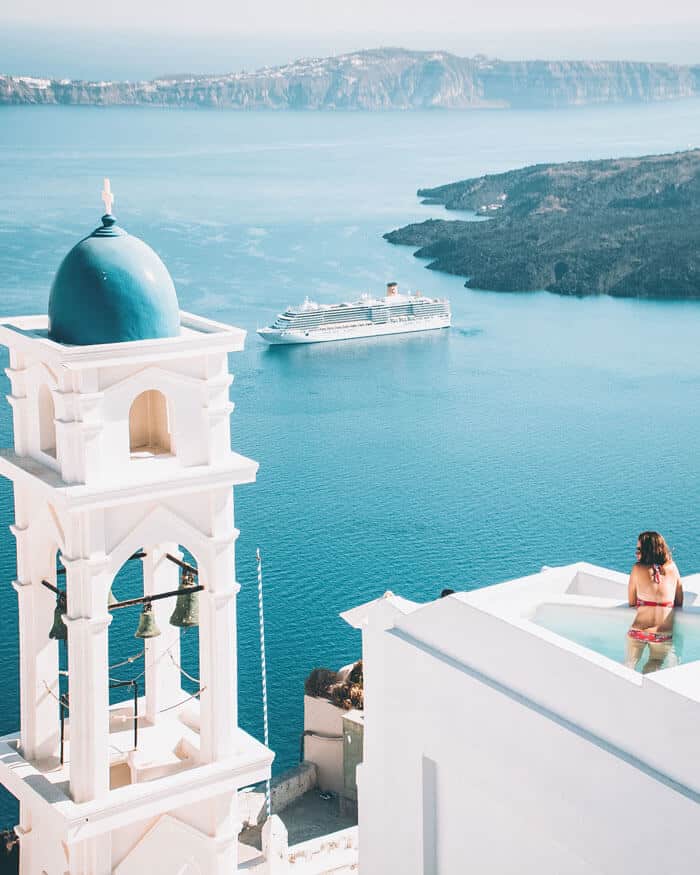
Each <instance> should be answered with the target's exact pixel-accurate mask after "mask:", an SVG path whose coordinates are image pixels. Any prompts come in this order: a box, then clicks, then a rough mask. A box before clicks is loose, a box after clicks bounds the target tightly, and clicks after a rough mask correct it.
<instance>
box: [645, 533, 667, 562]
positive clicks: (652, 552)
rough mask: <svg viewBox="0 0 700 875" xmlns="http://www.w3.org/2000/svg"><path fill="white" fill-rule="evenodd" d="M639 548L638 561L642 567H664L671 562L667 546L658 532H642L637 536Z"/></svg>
mask: <svg viewBox="0 0 700 875" xmlns="http://www.w3.org/2000/svg"><path fill="white" fill-rule="evenodd" d="M639 548H640V554H639V561H640V562H641V563H642V565H649V566H652V565H661V566H664V565H665V564H666V563H667V562H670V561H671V551H670V550H669V549H668V544H667V543H666V541H665V540H664V536H663V535H660V534H659V533H658V532H642V533H641V534H640V536H639Z"/></svg>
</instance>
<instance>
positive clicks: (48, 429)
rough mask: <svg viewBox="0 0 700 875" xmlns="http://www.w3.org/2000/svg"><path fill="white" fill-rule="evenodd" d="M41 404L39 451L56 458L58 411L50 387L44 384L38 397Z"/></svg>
mask: <svg viewBox="0 0 700 875" xmlns="http://www.w3.org/2000/svg"><path fill="white" fill-rule="evenodd" d="M37 401H38V404H39V449H40V450H41V452H42V453H46V455H47V456H51V457H52V458H54V459H55V458H56V409H55V407H54V403H53V396H52V395H51V390H50V389H49V387H48V386H47V385H46V384H45V383H43V384H42V385H41V386H40V387H39V392H38V395H37Z"/></svg>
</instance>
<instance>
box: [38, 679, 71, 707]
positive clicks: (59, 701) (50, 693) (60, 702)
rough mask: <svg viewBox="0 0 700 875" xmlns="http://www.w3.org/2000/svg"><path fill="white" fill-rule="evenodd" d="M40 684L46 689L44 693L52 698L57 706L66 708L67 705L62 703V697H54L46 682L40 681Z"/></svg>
mask: <svg viewBox="0 0 700 875" xmlns="http://www.w3.org/2000/svg"><path fill="white" fill-rule="evenodd" d="M42 683H43V685H44V686H45V687H46V692H47V693H48V694H49V696H51V697H52V698H54V699H55V700H56V701H57V702H58V704H59V705H62V706H63V707H64V708H67V707H68V703H67V702H64V701H63V696H61V698H60V699H59V697H58V696H57V695H56V693H54V691H53V690H52V689H51V687H50V686H49V685H48V684H47V683H46V681H42Z"/></svg>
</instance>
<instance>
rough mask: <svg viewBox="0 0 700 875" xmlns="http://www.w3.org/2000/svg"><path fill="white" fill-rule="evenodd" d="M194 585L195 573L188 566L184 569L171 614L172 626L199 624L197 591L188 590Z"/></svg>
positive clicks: (185, 627) (183, 626)
mask: <svg viewBox="0 0 700 875" xmlns="http://www.w3.org/2000/svg"><path fill="white" fill-rule="evenodd" d="M193 586H196V583H195V578H194V574H193V573H192V572H191V571H190V570H189V569H188V568H185V569H183V572H182V579H181V580H180V587H179V594H178V597H177V601H176V603H175V610H174V611H173V612H172V614H171V616H170V625H171V626H176V627H177V628H178V629H189V628H191V627H192V626H199V602H198V601H197V593H196V592H188V590H189V589H191V588H192V587H193Z"/></svg>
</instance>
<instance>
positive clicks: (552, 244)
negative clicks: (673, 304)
mask: <svg viewBox="0 0 700 875" xmlns="http://www.w3.org/2000/svg"><path fill="white" fill-rule="evenodd" d="M418 195H419V196H422V197H424V198H425V199H426V201H427V202H429V203H439V204H444V205H445V206H446V207H447V208H448V209H458V210H470V211H475V212H477V213H478V214H480V215H482V216H486V217H488V220H487V221H480V222H479V221H460V220H457V221H443V220H430V221H427V222H422V223H419V224H413V225H407V226H406V227H405V228H401V229H399V230H397V231H392V232H391V233H389V234H385V235H384V236H385V238H386V239H387V240H388V241H389V242H390V243H402V244H406V245H409V246H417V247H419V249H418V250H417V252H416V253H415V254H416V255H417V256H418V257H421V258H429V259H430V260H431V261H430V264H428V267H429V268H430V269H432V270H441V271H446V272H447V273H454V274H457V275H459V276H464V277H466V278H467V281H466V285H467V286H468V287H470V288H479V289H489V290H493V291H501V292H520V291H535V290H547V291H550V292H556V293H558V294H562V295H593V294H608V295H614V296H619V297H644V298H700V149H695V150H692V151H688V152H678V153H675V154H672V155H654V156H648V157H644V158H626V159H619V160H607V161H588V162H576V163H569V164H539V165H536V166H534V167H525V168H523V169H522V170H513V171H510V172H508V173H499V174H494V175H492V176H482V177H480V178H478V179H467V180H465V181H463V182H455V183H451V184H449V185H444V186H440V187H439V188H433V189H423V190H419V191H418Z"/></svg>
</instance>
